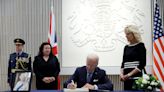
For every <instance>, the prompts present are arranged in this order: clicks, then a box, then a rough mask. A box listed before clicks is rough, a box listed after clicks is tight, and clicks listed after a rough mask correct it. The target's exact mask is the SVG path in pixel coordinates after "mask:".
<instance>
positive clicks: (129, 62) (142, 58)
mask: <svg viewBox="0 0 164 92" xmlns="http://www.w3.org/2000/svg"><path fill="white" fill-rule="evenodd" d="M145 66H146V49H145V46H144V43H141V42H140V43H137V44H135V45H133V46H130V45H126V46H125V48H124V54H123V62H122V65H121V68H122V69H123V72H124V75H126V74H128V73H129V72H131V71H132V70H133V69H135V68H138V69H139V70H140V72H138V73H137V74H135V75H133V76H131V77H130V78H129V79H128V80H126V81H124V90H132V86H133V84H134V81H135V79H136V78H137V77H140V76H142V71H143V69H144V67H145Z"/></svg>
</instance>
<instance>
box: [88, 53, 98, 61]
mask: <svg viewBox="0 0 164 92" xmlns="http://www.w3.org/2000/svg"><path fill="white" fill-rule="evenodd" d="M87 59H96V60H97V62H98V61H99V57H98V55H97V54H94V53H91V54H88V56H87Z"/></svg>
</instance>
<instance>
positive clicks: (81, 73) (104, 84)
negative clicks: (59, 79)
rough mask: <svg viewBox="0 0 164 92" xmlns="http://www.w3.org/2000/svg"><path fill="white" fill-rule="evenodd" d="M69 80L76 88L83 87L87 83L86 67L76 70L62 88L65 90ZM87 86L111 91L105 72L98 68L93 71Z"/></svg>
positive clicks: (110, 84) (111, 85) (111, 86)
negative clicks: (90, 85)
mask: <svg viewBox="0 0 164 92" xmlns="http://www.w3.org/2000/svg"><path fill="white" fill-rule="evenodd" d="M71 80H73V81H74V82H76V83H77V88H81V87H83V86H84V85H85V84H86V83H87V70H86V66H83V67H79V68H77V69H76V71H75V72H74V74H73V75H72V76H71V77H70V78H69V80H68V81H66V82H65V83H64V88H67V85H68V84H69V83H71ZM89 84H92V85H97V87H98V89H101V90H113V84H112V83H111V81H110V80H109V79H108V77H107V75H106V72H105V71H104V70H102V69H100V68H98V67H97V68H96V69H95V71H94V73H93V75H92V78H91V82H90V83H89Z"/></svg>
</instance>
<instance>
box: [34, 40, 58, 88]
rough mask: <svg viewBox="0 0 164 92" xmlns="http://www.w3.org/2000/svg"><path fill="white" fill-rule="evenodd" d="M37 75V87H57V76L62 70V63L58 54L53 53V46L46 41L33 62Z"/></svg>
mask: <svg viewBox="0 0 164 92" xmlns="http://www.w3.org/2000/svg"><path fill="white" fill-rule="evenodd" d="M33 69H34V73H35V75H36V88H37V89H39V90H53V89H57V84H58V83H57V77H58V75H59V72H60V65H59V62H58V59H57V58H56V56H54V55H53V54H52V47H51V45H50V44H49V43H47V42H44V43H42V45H41V46H40V48H39V54H38V56H36V57H35V60H34V63H33Z"/></svg>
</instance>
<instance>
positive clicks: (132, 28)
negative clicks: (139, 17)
mask: <svg viewBox="0 0 164 92" xmlns="http://www.w3.org/2000/svg"><path fill="white" fill-rule="evenodd" d="M124 31H125V33H133V35H134V37H135V39H136V40H137V41H138V42H141V41H142V39H141V34H140V32H139V29H138V27H137V26H135V25H127V26H126V27H125V30H124Z"/></svg>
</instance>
